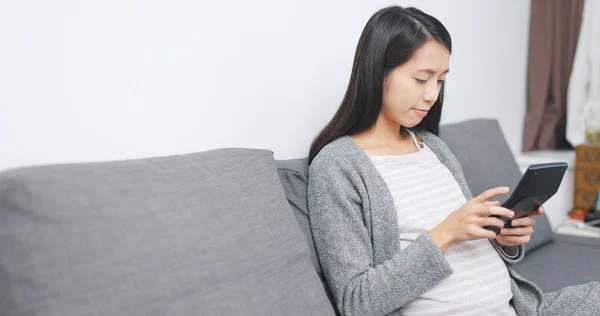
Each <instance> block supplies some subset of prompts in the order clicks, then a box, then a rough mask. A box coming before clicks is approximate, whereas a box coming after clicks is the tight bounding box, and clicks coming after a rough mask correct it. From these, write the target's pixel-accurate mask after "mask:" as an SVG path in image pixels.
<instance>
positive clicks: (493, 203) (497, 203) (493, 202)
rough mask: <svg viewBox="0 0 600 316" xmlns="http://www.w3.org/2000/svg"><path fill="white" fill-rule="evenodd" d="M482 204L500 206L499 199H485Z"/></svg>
mask: <svg viewBox="0 0 600 316" xmlns="http://www.w3.org/2000/svg"><path fill="white" fill-rule="evenodd" d="M483 205H485V206H488V205H495V206H500V201H486V202H485V203H483Z"/></svg>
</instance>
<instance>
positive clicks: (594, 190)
mask: <svg viewBox="0 0 600 316" xmlns="http://www.w3.org/2000/svg"><path fill="white" fill-rule="evenodd" d="M575 157H576V158H575V192H574V195H573V207H574V208H579V209H585V210H588V209H590V208H591V207H595V206H596V198H597V196H598V189H600V146H588V145H579V146H577V147H576V148H575Z"/></svg>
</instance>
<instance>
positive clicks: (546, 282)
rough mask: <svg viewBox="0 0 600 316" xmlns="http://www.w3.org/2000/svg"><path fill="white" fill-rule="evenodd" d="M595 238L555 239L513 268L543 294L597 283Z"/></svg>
mask: <svg viewBox="0 0 600 316" xmlns="http://www.w3.org/2000/svg"><path fill="white" fill-rule="evenodd" d="M599 241H600V239H598V238H586V237H578V236H562V235H560V234H557V235H556V240H555V241H554V242H552V243H549V244H547V245H545V246H544V247H540V248H539V249H537V250H536V251H534V252H531V253H528V254H527V258H526V260H523V261H521V262H519V263H517V264H515V265H514V266H513V268H514V269H515V270H516V271H517V272H518V273H519V274H520V275H522V276H523V277H525V278H526V279H528V280H530V281H532V282H533V283H535V284H536V285H537V286H539V287H540V288H541V289H542V291H544V292H546V293H547V292H552V291H556V290H559V289H561V288H563V287H565V286H571V285H574V284H582V283H587V282H592V281H598V276H599V275H600V264H598V262H599V261H600V247H598V245H599V244H598V242H599Z"/></svg>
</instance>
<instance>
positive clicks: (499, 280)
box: [368, 130, 516, 316]
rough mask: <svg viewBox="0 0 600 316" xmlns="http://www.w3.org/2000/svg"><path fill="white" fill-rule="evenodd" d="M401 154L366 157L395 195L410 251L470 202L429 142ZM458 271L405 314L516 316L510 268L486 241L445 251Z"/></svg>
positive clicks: (402, 232) (402, 242) (402, 234)
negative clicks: (413, 245)
mask: <svg viewBox="0 0 600 316" xmlns="http://www.w3.org/2000/svg"><path fill="white" fill-rule="evenodd" d="M408 131H409V133H410V134H411V135H412V137H413V141H414V143H415V145H416V146H417V147H418V148H419V151H418V152H414V153H410V154H406V155H401V156H380V155H368V156H369V158H370V159H371V161H372V162H373V164H374V165H375V167H376V169H377V170H378V171H379V173H380V174H381V176H382V178H383V180H384V181H385V183H386V184H387V186H388V188H389V190H390V193H391V195H392V197H393V200H394V204H395V207H396V211H397V212H398V218H399V219H401V220H399V222H398V227H399V235H400V247H401V249H404V248H406V247H407V246H408V245H410V244H411V243H412V242H413V241H415V240H416V239H417V237H419V236H420V235H422V234H425V233H427V232H428V231H429V230H431V229H432V228H433V227H435V226H436V225H437V224H439V223H440V222H442V221H443V220H444V219H445V218H446V217H447V216H448V215H449V214H450V213H452V212H453V211H455V210H457V209H459V208H460V207H461V206H462V205H463V204H465V203H466V199H465V197H464V195H463V193H462V191H461V189H460V187H459V186H458V183H457V182H456V180H455V179H454V177H453V176H452V174H451V173H450V171H449V170H448V169H447V168H446V166H445V165H444V164H442V163H441V162H440V160H439V159H438V157H437V156H436V154H435V153H434V152H433V151H431V149H429V148H428V147H427V146H426V145H425V144H423V147H422V148H421V146H420V145H419V144H418V143H417V140H416V137H415V136H414V134H413V132H412V131H410V130H408ZM444 256H445V257H446V260H447V261H448V263H449V264H450V266H451V267H452V270H453V271H454V272H453V273H452V274H451V275H450V276H448V277H447V278H446V279H444V280H442V281H441V282H440V283H438V284H437V285H436V286H434V287H433V288H432V289H431V290H429V291H427V292H425V293H423V294H422V295H421V296H420V297H418V298H417V299H415V300H414V301H412V302H410V303H409V304H407V305H405V306H404V307H403V308H402V310H401V313H402V315H423V316H425V315H511V316H512V315H516V313H515V311H514V309H513V307H512V306H511V305H510V300H511V299H512V291H511V287H510V276H509V274H508V270H507V269H506V265H505V264H504V262H503V261H502V259H501V258H500V256H499V255H498V254H497V252H496V250H495V249H494V248H493V246H492V245H491V243H490V242H489V241H488V240H486V239H478V240H471V241H467V242H459V243H454V244H453V245H451V246H450V247H448V249H447V250H446V252H445V253H444Z"/></svg>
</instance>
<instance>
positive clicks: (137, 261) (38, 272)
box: [0, 120, 600, 316]
mask: <svg viewBox="0 0 600 316" xmlns="http://www.w3.org/2000/svg"><path fill="white" fill-rule="evenodd" d="M441 137H442V138H443V139H444V140H445V141H446V142H447V144H448V146H449V147H450V148H451V149H452V150H453V152H454V153H455V154H456V155H457V157H458V159H459V161H460V162H461V164H462V165H463V169H464V171H465V175H466V178H467V181H468V183H469V186H470V187H471V189H472V191H473V193H474V194H478V193H479V192H482V191H483V190H485V189H487V188H489V187H493V186H497V185H510V186H511V187H514V185H515V184H516V182H517V181H518V180H519V177H520V172H519V169H518V167H517V165H516V163H515V160H514V158H513V157H512V155H511V154H510V151H509V149H508V146H507V144H506V141H505V139H504V137H503V135H502V132H501V131H500V129H499V126H498V124H497V122H496V121H494V120H473V121H466V122H462V123H458V124H448V125H445V126H443V127H442V130H441ZM306 177H307V165H306V160H305V159H296V160H284V161H275V160H274V159H273V155H272V152H270V151H268V150H261V149H241V148H237V149H218V150H211V151H207V152H201V153H195V154H188V155H177V156H170V157H157V158H147V159H138V160H128V161H117V162H103V163H83V164H68V165H55V166H39V167H30V168H21V169H15V170H9V171H5V172H3V173H0V316H5V315H6V316H8V315H49V316H54V315H61V316H63V315H334V314H335V310H334V307H333V305H332V304H331V301H330V299H329V297H328V291H327V286H326V284H325V283H324V280H323V279H322V275H321V273H320V272H321V271H320V267H319V264H318V260H317V257H316V254H315V251H314V247H313V245H312V237H311V234H310V229H309V224H308V217H307V207H306ZM548 211H549V212H552V211H556V210H548ZM535 229H536V232H535V234H534V239H533V240H532V242H531V243H530V244H528V245H527V255H526V257H525V259H524V261H523V262H522V263H519V264H517V265H516V266H515V268H516V269H517V270H518V271H519V272H520V273H522V274H523V275H524V276H526V277H528V278H530V279H532V280H534V281H535V282H537V284H538V285H540V286H541V288H542V289H544V290H548V291H549V290H553V289H556V288H559V287H563V286H566V285H571V284H577V283H583V282H586V281H592V280H598V275H600V274H599V272H600V268H599V266H600V265H599V264H597V263H596V262H597V261H598V260H599V259H600V243H599V242H598V240H596V239H590V238H584V237H572V236H557V235H555V234H553V233H552V231H551V229H550V226H549V224H548V221H547V219H546V218H545V217H538V218H537V223H536V225H535Z"/></svg>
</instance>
